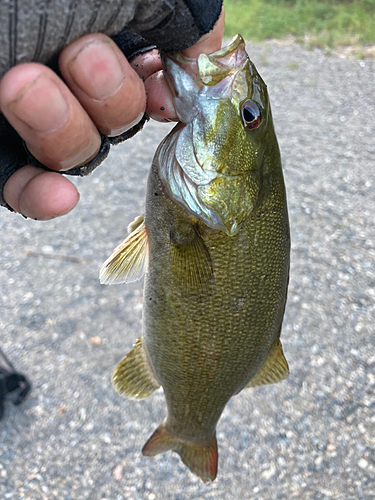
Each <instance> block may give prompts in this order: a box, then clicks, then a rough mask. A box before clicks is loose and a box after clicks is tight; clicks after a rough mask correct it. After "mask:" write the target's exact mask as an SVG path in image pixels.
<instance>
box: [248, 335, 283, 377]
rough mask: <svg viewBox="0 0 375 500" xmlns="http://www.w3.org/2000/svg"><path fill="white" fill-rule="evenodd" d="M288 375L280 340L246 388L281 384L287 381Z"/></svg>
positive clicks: (276, 342)
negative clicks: (282, 381)
mask: <svg viewBox="0 0 375 500" xmlns="http://www.w3.org/2000/svg"><path fill="white" fill-rule="evenodd" d="M288 375H289V367H288V362H287V360H286V359H285V356H284V353H283V348H282V345H281V342H280V339H277V340H276V341H275V342H274V344H273V346H272V348H271V351H270V353H269V355H268V358H267V359H266V362H265V363H264V365H263V366H262V368H261V369H260V370H259V372H258V373H257V374H256V375H255V377H253V378H252V379H251V380H250V382H249V383H248V384H247V386H246V387H257V386H259V385H266V384H275V383H276V382H281V380H284V379H286V378H287V377H288Z"/></svg>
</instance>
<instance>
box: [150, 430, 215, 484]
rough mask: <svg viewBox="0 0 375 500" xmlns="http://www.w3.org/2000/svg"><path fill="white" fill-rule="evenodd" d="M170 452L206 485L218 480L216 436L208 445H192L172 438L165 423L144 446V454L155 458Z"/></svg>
mask: <svg viewBox="0 0 375 500" xmlns="http://www.w3.org/2000/svg"><path fill="white" fill-rule="evenodd" d="M168 450H171V451H175V452H176V453H178V454H179V455H180V457H181V460H182V461H183V463H184V464H185V465H186V467H188V469H190V471H191V472H192V473H193V474H195V475H196V476H198V477H199V478H200V479H201V480H202V481H203V482H204V483H207V482H209V481H213V480H214V479H215V478H216V475H217V462H218V452H217V441H216V436H215V437H214V438H213V439H212V441H211V442H210V443H207V444H198V443H192V442H190V441H186V440H183V439H178V438H176V437H174V436H172V435H171V434H170V433H169V432H168V431H167V430H166V424H165V422H163V423H162V424H161V425H160V426H159V427H158V428H157V429H156V431H155V432H154V433H153V435H152V436H151V437H150V439H149V440H148V441H147V443H146V444H145V445H144V447H143V449H142V453H143V455H145V456H146V457H154V456H155V455H159V453H164V452H166V451H168Z"/></svg>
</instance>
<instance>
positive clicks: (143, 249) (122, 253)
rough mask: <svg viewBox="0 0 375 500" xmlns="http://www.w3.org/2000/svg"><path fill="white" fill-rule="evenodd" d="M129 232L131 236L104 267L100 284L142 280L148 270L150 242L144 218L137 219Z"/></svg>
mask: <svg viewBox="0 0 375 500" xmlns="http://www.w3.org/2000/svg"><path fill="white" fill-rule="evenodd" d="M128 230H129V232H130V234H129V236H128V237H127V238H126V239H125V240H124V241H123V243H121V245H119V246H118V247H116V248H115V249H114V251H113V253H112V255H111V256H110V257H109V258H108V259H107V260H106V261H105V262H104V264H103V265H102V268H101V270H100V275H99V279H100V283H103V284H105V285H112V284H120V283H130V282H131V281H136V280H138V279H140V278H142V276H143V274H144V272H145V270H146V269H147V261H148V240H147V230H146V226H145V222H144V216H143V215H141V216H139V217H136V218H135V219H134V221H133V222H132V223H131V224H130V225H129V228H128Z"/></svg>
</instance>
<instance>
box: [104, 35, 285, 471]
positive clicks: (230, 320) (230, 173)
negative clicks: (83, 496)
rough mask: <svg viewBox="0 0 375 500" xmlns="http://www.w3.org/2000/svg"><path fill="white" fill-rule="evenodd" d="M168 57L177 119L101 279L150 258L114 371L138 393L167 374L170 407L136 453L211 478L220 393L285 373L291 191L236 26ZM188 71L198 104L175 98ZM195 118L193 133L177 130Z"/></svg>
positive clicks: (119, 382)
mask: <svg viewBox="0 0 375 500" xmlns="http://www.w3.org/2000/svg"><path fill="white" fill-rule="evenodd" d="M163 65H164V70H165V74H166V76H167V78H168V81H169V84H170V86H171V88H172V93H173V94H174V95H176V96H178V99H177V100H176V101H175V105H176V110H177V113H178V114H179V106H180V107H181V109H180V114H179V116H181V117H183V119H184V120H185V122H186V123H185V122H182V123H179V124H178V125H177V126H176V127H175V128H174V129H173V130H172V131H171V132H170V134H169V135H168V136H167V137H166V138H165V139H164V141H163V142H162V143H161V144H160V146H159V148H158V150H157V152H156V154H155V157H154V160H153V164H152V168H151V171H150V175H149V180H148V185H147V196H146V211H145V215H144V219H143V218H138V219H136V221H137V222H136V223H134V224H133V225H131V228H132V232H131V234H130V235H129V236H128V238H127V239H126V240H125V241H124V243H123V244H122V245H120V246H119V247H118V248H117V249H116V250H115V252H114V254H113V256H111V257H110V258H109V259H108V260H107V261H106V263H104V265H103V268H102V271H101V279H102V282H106V283H111V282H118V281H121V279H122V281H126V280H127V279H128V278H129V276H134V275H135V274H137V272H138V268H139V267H140V266H141V262H145V266H146V274H145V285H144V302H143V304H144V306H143V326H142V338H141V339H139V340H138V341H137V343H136V346H135V348H134V350H133V351H131V352H130V353H129V354H128V355H127V356H125V358H124V360H123V361H122V362H121V363H120V364H119V365H118V367H117V368H116V370H115V373H114V376H113V382H114V385H115V388H116V389H117V390H118V391H119V392H120V393H122V394H124V395H125V396H127V397H130V398H133V399H142V398H144V397H148V396H149V395H150V394H151V393H152V392H153V391H154V390H155V389H156V388H158V387H159V386H162V387H163V390H164V394H165V399H166V402H167V407H168V414H167V418H166V419H165V421H164V422H163V423H162V424H161V425H160V426H159V428H158V429H157V430H156V431H155V432H154V434H153V435H152V436H151V438H150V439H149V440H148V441H147V443H146V445H145V446H144V448H143V454H144V455H147V456H154V455H157V454H159V453H163V452H165V451H168V450H172V451H175V452H177V453H178V454H179V455H180V457H181V459H182V461H183V462H184V463H185V464H186V465H187V467H188V468H189V469H190V470H191V471H192V472H193V473H195V474H196V475H198V476H199V477H200V478H201V479H202V480H203V481H211V480H213V479H214V478H215V477H216V473H217V461H218V453H217V442H216V425H217V422H218V420H219V418H220V415H221V413H222V411H223V409H224V407H225V405H226V403H227V402H228V401H229V399H230V398H231V397H232V396H234V395H236V394H238V393H239V392H240V391H241V390H242V389H244V388H245V387H254V386H256V385H261V384H266V383H273V382H278V381H280V380H282V379H284V378H286V377H287V375H288V365H287V362H286V360H285V358H284V355H283V352H282V347H281V343H280V340H279V338H280V332H281V324H282V319H283V314H284V309H285V302H286V294H287V286H288V275H289V253H290V237H289V224H288V213H287V205H286V195H285V187H284V181H283V175H282V169H281V160H280V153H279V148H278V145H277V140H276V136H275V132H274V129H273V123H272V116H271V110H270V106H269V101H268V95H267V89H266V86H265V84H264V83H263V81H262V80H261V78H260V76H259V75H258V74H257V72H256V69H255V67H254V66H253V65H252V63H251V62H250V60H249V59H248V56H247V54H246V52H245V46H244V42H243V40H242V38H241V37H239V36H237V37H235V39H234V40H233V41H232V42H231V43H230V44H229V46H228V47H226V48H223V49H221V50H220V51H217V52H216V53H214V54H211V55H209V56H207V57H206V56H205V57H204V58H201V59H199V58H198V63H197V61H196V60H188V59H186V58H184V57H183V56H182V55H181V54H176V55H173V56H168V57H167V56H164V58H163ZM210 65H212V68H211V66H210ZM197 66H198V69H199V71H198V76H196V75H197V71H196V70H197ZM211 74H212V75H214V76H213V79H214V80H213V81H211V80H210V75H211ZM185 75H187V76H186V78H189V89H190V90H189V92H191V89H192V82H193V77H195V78H196V93H194V94H191V93H190V94H189V95H188V96H186V102H187V103H189V106H190V108H191V109H193V110H194V112H192V111H191V109H190V108H189V107H185V108H184V85H183V83H184V78H185ZM194 75H195V76H194ZM199 75H200V76H199ZM223 82H224V83H223ZM220 85H221V86H220ZM218 86H219V87H218ZM187 87H188V86H186V88H187ZM231 89H233V91H232V93H231ZM185 92H186V90H185ZM220 92H222V95H221V94H220ZM210 96H211V97H210ZM212 96H214V98H212ZM192 102H193V103H194V105H193V106H192V105H191V103H192ZM246 106H248V110H247V112H246V113H245V112H244V108H246ZM218 116H220V117H221V118H220V121H218V120H217V117H218ZM190 123H192V125H193V126H192V127H190V129H187V130H194V133H192V134H191V135H190V136H189V134H185V135H181V136H180V134H181V133H182V131H183V130H184V126H188V125H189V124H190ZM218 126H219V127H220V131H218V132H220V133H217V134H215V133H214V132H215V127H218ZM180 137H183V138H184V143H183V145H181V142H179V138H180ZM216 137H217V138H218V140H216ZM228 138H230V140H229V139H228ZM179 148H180V149H179ZM228 148H231V151H228ZM197 152H199V154H196V153H197ZM184 162H189V163H188V164H185V163H184ZM192 162H193V163H192ZM194 162H198V163H197V164H196V165H194ZM195 168H196V169H198V170H197V175H195V174H194V169H195ZM205 169H207V170H209V171H210V176H209V177H207V176H205ZM181 172H184V175H181ZM189 175H191V176H192V177H189ZM176 179H177V180H176ZM186 179H189V180H188V181H187V180H186ZM200 179H202V182H203V184H199V182H200ZM176 183H177V184H176ZM140 248H141V249H142V251H143V250H144V252H147V256H146V254H145V258H144V259H141V258H140V251H139V249H140ZM132 256H133V257H132ZM121 269H123V272H122V271H121Z"/></svg>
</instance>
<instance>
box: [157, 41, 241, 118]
mask: <svg viewBox="0 0 375 500" xmlns="http://www.w3.org/2000/svg"><path fill="white" fill-rule="evenodd" d="M161 60H162V66H163V71H164V75H165V77H166V79H167V82H168V84H169V86H170V88H171V90H172V94H173V101H174V105H175V108H176V113H177V116H178V119H179V121H181V122H182V123H185V124H186V123H190V122H191V121H192V120H193V119H194V118H195V117H196V116H197V115H198V109H199V104H198V102H197V98H198V97H197V96H199V94H201V93H202V92H204V91H205V89H207V91H208V92H209V93H210V95H211V96H212V97H213V98H215V97H216V98H219V97H221V98H222V97H223V96H224V95H226V94H228V95H229V94H230V93H231V85H232V82H233V76H234V75H235V74H236V73H238V72H239V71H241V70H242V69H243V68H244V66H245V65H246V64H247V63H248V61H249V59H248V55H247V53H246V48H245V41H244V39H243V38H242V36H241V35H236V36H235V37H233V38H232V40H231V41H230V42H229V44H228V45H227V46H225V47H223V48H221V49H220V50H217V51H216V52H213V53H212V54H209V55H207V54H200V55H199V56H198V58H189V57H186V56H184V55H183V54H181V53H177V54H166V53H163V52H162V53H161ZM227 77H229V78H227ZM215 86H216V88H215ZM226 89H227V90H226Z"/></svg>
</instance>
